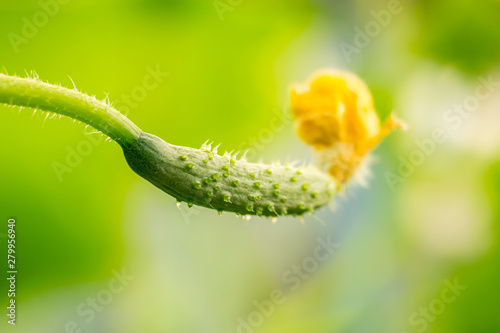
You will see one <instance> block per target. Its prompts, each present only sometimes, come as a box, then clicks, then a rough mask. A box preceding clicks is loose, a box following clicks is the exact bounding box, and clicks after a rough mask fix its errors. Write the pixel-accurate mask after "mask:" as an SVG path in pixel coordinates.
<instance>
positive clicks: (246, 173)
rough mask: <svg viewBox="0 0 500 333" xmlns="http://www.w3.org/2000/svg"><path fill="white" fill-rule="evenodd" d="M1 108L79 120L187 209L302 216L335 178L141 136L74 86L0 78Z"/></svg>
mask: <svg viewBox="0 0 500 333" xmlns="http://www.w3.org/2000/svg"><path fill="white" fill-rule="evenodd" d="M0 103H5V104H9V105H17V106H24V107H29V108H33V109H40V110H43V111H47V112H54V113H57V114H61V115H64V116H68V117H71V118H74V119H77V120H80V121H82V122H84V123H86V124H88V125H91V126H92V127H94V128H96V129H97V130H99V131H101V132H102V133H104V134H106V135H108V136H109V137H110V138H111V139H113V140H114V141H116V142H117V143H118V144H119V145H120V146H121V147H122V149H123V152H124V155H125V159H126V160H127V162H128V164H129V166H130V167H131V168H132V170H134V171H135V172H136V173H137V174H138V175H140V176H141V177H143V178H144V179H146V180H148V181H149V182H151V183H152V184H153V185H155V186H156V187H158V188H159V189H161V190H163V191H164V192H166V193H168V194H170V195H171V196H173V197H174V198H176V199H177V201H179V202H181V201H182V202H187V203H188V206H189V207H191V206H192V205H198V206H203V207H207V208H212V209H215V210H217V211H219V212H222V211H228V212H234V213H237V214H241V215H263V216H279V215H299V216H300V215H302V214H304V213H306V212H312V211H313V210H314V209H316V208H319V207H321V206H323V205H325V204H327V203H328V202H329V201H330V199H331V197H332V196H333V194H334V193H335V190H336V188H337V185H336V181H335V180H334V179H333V178H332V177H330V176H329V175H327V174H325V173H323V172H321V171H319V170H317V169H316V168H313V167H307V168H304V169H296V168H291V167H287V166H275V165H273V166H270V165H265V164H256V163H248V162H246V161H243V160H236V159H235V158H234V157H231V156H230V155H228V154H226V155H224V156H220V155H218V154H217V153H216V151H215V150H214V151H212V150H211V149H210V147H208V146H205V145H204V146H203V147H202V148H201V149H193V148H188V147H180V146H174V145H171V144H169V143H167V142H165V141H164V140H162V139H160V138H158V137H156V136H154V135H152V134H148V133H145V132H143V131H141V129H139V127H137V126H136V125H135V124H134V123H132V122H131V121H130V120H129V119H128V118H126V117H125V116H124V115H122V114H121V113H120V112H118V111H117V110H115V109H114V108H113V107H112V106H110V105H108V104H106V103H105V102H102V101H99V100H97V99H95V98H94V97H90V96H88V95H85V94H83V93H81V92H79V91H77V90H76V89H66V88H63V87H60V86H55V85H51V84H48V83H44V82H41V81H39V80H35V79H29V78H28V79H25V78H19V77H13V76H7V75H3V74H0Z"/></svg>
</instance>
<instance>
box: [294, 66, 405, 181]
mask: <svg viewBox="0 0 500 333" xmlns="http://www.w3.org/2000/svg"><path fill="white" fill-rule="evenodd" d="M290 98H291V111H292V115H293V116H294V118H295V121H296V124H297V132H298V135H299V137H300V138H301V139H302V140H304V141H305V142H306V143H307V144H309V145H311V146H313V147H314V148H315V150H316V152H317V153H318V158H319V164H320V166H321V167H322V168H324V169H326V171H327V172H328V173H329V174H330V175H331V176H333V177H334V178H335V179H337V180H338V181H339V183H341V184H343V183H345V182H346V181H347V180H349V179H350V178H351V176H352V175H353V174H354V172H355V171H356V169H357V168H358V167H359V165H360V164H361V162H362V161H363V157H364V156H365V155H366V154H367V153H368V152H369V151H370V150H371V149H373V148H374V147H375V146H376V145H377V144H378V143H379V142H380V141H381V140H382V139H383V138H384V137H385V136H387V134H389V133H390V132H391V131H392V130H393V129H394V128H404V126H405V125H404V123H403V122H402V121H400V120H399V119H397V118H396V117H395V116H393V115H391V116H390V117H389V118H388V119H387V120H386V121H385V122H384V123H383V124H382V125H381V124H380V119H379V117H378V115H377V113H376V112H375V108H374V106H373V99H372V96H371V94H370V91H369V90H368V88H367V87H366V85H365V84H364V82H363V81H361V79H359V78H358V77H357V76H355V75H353V74H350V73H347V72H342V71H335V70H329V71H320V72H317V73H315V74H314V75H312V77H311V78H309V80H308V83H307V84H306V85H298V86H295V87H293V88H292V91H291V96H290Z"/></svg>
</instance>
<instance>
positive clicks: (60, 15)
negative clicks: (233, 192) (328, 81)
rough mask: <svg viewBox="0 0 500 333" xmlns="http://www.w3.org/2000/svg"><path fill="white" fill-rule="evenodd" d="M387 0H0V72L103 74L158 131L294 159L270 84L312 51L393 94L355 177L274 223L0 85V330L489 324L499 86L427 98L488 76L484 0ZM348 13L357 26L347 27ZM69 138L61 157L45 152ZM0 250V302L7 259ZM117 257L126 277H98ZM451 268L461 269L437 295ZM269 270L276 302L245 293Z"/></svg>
mask: <svg viewBox="0 0 500 333" xmlns="http://www.w3.org/2000/svg"><path fill="white" fill-rule="evenodd" d="M394 1H395V0H393V1H379V0H376V1H374V0H371V1H368V0H355V1H328V0H310V1H306V0H273V1H269V0H268V1H265V0H243V1H237V0H232V1H229V0H221V1H215V2H214V1H212V0H207V1H202V0H169V1H168V0H163V1H162V0H120V1H119V0H99V1H98V0H87V1H77V0H73V1H67V0H66V1H62V0H60V1H59V2H58V1H56V0H42V1H40V2H38V1H28V0H17V1H6V0H4V1H2V2H1V3H0V65H1V66H4V70H5V71H6V72H8V73H9V74H18V75H23V76H24V75H25V71H27V72H28V73H29V72H31V71H35V72H36V73H37V74H38V75H39V76H40V78H41V79H43V80H45V81H48V82H51V83H60V84H61V85H63V86H65V87H70V88H71V87H73V83H72V81H73V82H74V83H75V85H76V87H77V88H78V89H80V90H81V91H83V92H86V93H88V94H91V95H95V96H96V97H98V98H100V99H104V98H105V97H106V95H108V96H109V100H110V101H112V102H114V104H115V105H117V107H118V108H120V109H121V110H122V111H123V112H126V113H127V114H128V116H129V117H130V119H131V120H132V121H134V122H135V123H136V124H137V125H138V126H139V127H141V128H142V129H143V130H145V131H148V132H150V133H154V134H156V135H158V136H160V137H162V138H164V139H165V140H167V141H169V142H171V143H174V144H178V145H186V146H193V147H197V146H199V145H201V144H202V143H203V142H205V141H206V140H207V139H210V140H211V141H214V142H216V143H219V142H220V143H222V145H221V149H222V150H227V151H231V150H233V149H235V150H238V149H245V148H249V149H251V151H252V153H253V156H252V158H253V159H254V160H257V159H258V158H259V157H263V158H264V161H267V162H271V161H273V160H277V159H281V160H284V159H292V160H299V161H305V162H309V161H311V160H312V155H311V153H310V152H309V150H308V149H307V147H305V146H304V145H303V144H302V143H301V142H299V140H298V139H297V138H296V137H295V135H294V133H293V132H294V129H293V124H292V123H291V122H290V121H289V120H288V118H287V117H286V116H283V115H284V114H286V108H287V96H288V89H289V85H290V84H291V83H293V82H303V81H304V80H305V79H306V78H307V77H308V76H309V75H310V74H311V73H312V72H314V71H315V70H317V69H321V68H328V67H333V68H340V69H345V70H349V71H352V72H354V73H356V74H358V75H359V76H360V77H362V78H363V79H364V80H365V81H366V82H367V84H368V85H369V87H370V89H371V90H372V91H373V94H374V99H375V104H376V106H377V111H378V112H379V114H380V115H381V117H382V118H384V117H386V116H387V115H388V114H389V113H391V112H392V111H394V112H395V113H396V114H397V115H398V116H399V117H401V118H402V119H404V120H405V121H406V122H407V123H408V124H409V126H410V129H409V130H408V131H406V132H397V133H393V134H392V135H391V136H390V137H389V138H388V139H386V140H385V141H384V142H383V144H382V145H381V146H380V147H379V148H377V150H376V151H375V153H374V155H375V156H376V159H375V162H374V163H373V165H372V167H371V170H372V176H371V179H370V181H369V186H368V187H367V188H361V187H356V186H353V187H351V188H349V189H348V190H347V192H346V194H345V195H344V196H343V197H339V198H337V200H336V205H335V206H336V207H335V209H334V210H329V209H322V210H321V211H319V212H318V213H317V215H316V216H315V217H313V216H307V217H305V221H304V222H303V223H302V222H301V221H300V220H298V219H294V218H280V219H279V221H278V222H277V223H276V224H272V223H271V221H270V220H267V219H252V220H250V221H244V220H242V219H238V218H237V217H236V216H235V215H233V214H224V215H223V216H222V217H219V216H218V215H217V213H216V212H214V211H211V210H206V209H202V208H193V209H192V210H188V209H187V208H186V207H185V205H182V206H181V207H180V209H178V208H176V205H175V200H174V199H173V198H171V197H168V196H167V195H165V194H164V193H163V192H161V191H159V190H157V189H156V188H154V187H153V186H152V185H150V184H149V183H147V182H146V181H145V180H143V179H141V178H139V177H138V176H136V175H135V174H134V173H133V172H132V171H131V170H130V169H129V168H128V166H127V165H126V162H125V160H124V158H123V156H122V153H121V151H120V149H119V146H118V145H117V144H115V143H113V142H104V140H103V138H101V137H100V136H99V135H98V134H91V133H90V132H91V129H87V130H85V126H84V125H82V124H79V123H73V121H72V120H70V119H48V120H46V121H44V119H43V118H44V117H43V116H42V115H41V114H40V113H35V115H32V111H30V110H22V111H21V112H18V109H16V108H9V107H6V106H4V105H0V149H1V152H0V159H1V160H0V161H1V163H0V213H1V214H0V219H1V223H0V248H1V251H2V253H5V255H3V254H2V258H5V257H6V251H7V250H6V249H7V245H6V240H7V239H6V233H7V219H8V218H12V217H14V218H15V219H16V221H17V253H16V255H17V268H18V281H17V289H18V290H17V297H16V300H17V306H18V308H17V310H18V312H17V313H18V317H17V325H16V327H11V325H8V324H7V319H6V316H5V314H4V313H3V312H2V316H1V318H3V319H2V322H1V323H0V327H1V329H0V330H1V331H2V332H8V331H18V332H47V333H50V332H57V333H59V332H207V333H211V332H346V333H347V332H349V333H350V332H384V333H387V332H395V333H402V332H407V333H410V332H439V333H447V332H453V333H459V332H477V333H490V332H500V316H499V315H498V311H499V309H500V288H499V287H498V283H499V281H500V248H499V237H498V233H499V222H500V215H499V214H500V211H499V200H500V152H499V148H500V131H499V130H498V124H499V123H500V90H499V89H498V86H496V87H494V88H495V89H492V91H491V94H490V95H489V96H488V98H483V99H481V100H480V102H479V104H478V105H477V106H476V107H474V109H473V110H472V111H471V112H468V113H467V116H464V117H463V118H462V119H461V122H460V125H459V126H455V127H450V122H447V121H446V118H445V114H446V113H447V110H449V109H450V108H453V107H454V105H457V104H458V105H461V104H462V103H464V100H465V99H466V98H467V97H468V96H471V95H474V92H475V90H476V88H477V87H478V86H481V83H480V82H481V81H479V80H480V78H484V79H488V78H490V79H492V80H493V81H496V82H500V70H499V67H498V65H499V62H500V2H499V1H497V0H476V1H473V0H454V1H451V0H433V1H431V0H425V1H424V0H422V1H413V2H412V1H409V0H407V1H401V2H400V3H399V5H398V6H397V13H391V12H390V8H393V7H391V6H395V4H394ZM63 2H64V3H63ZM394 8H396V7H394ZM372 11H375V12H372ZM381 11H383V12H381ZM40 13H42V14H40ZM43 13H45V14H43ZM380 13H389V16H384V15H383V14H380ZM380 15H382V16H380ZM375 17H379V20H382V21H380V22H381V23H379V21H377V20H376V19H375ZM27 22H28V23H27ZM374 22H375V23H374ZM29 24H33V26H32V27H31V29H30V27H29ZM370 24H371V25H370ZM367 25H368V26H369V27H370V26H371V27H372V28H373V29H374V30H371V31H370V35H371V36H370V35H366V36H365V37H363V36H361V37H360V35H358V34H359V31H361V32H362V33H361V34H363V33H364V34H366V32H365V29H366V27H367ZM377 26H378V27H379V29H378V30H377V28H376V27H377ZM356 42H361V44H359V43H358V44H357V45H356ZM346 45H348V46H346ZM346 47H347V48H348V49H349V50H350V51H352V52H353V53H349V54H347V56H346V53H345V50H346ZM353 48H355V49H356V51H353ZM343 50H344V51H343ZM158 69H159V70H160V71H161V72H162V73H163V76H162V77H161V79H160V80H159V81H158V84H157V85H156V87H155V88H154V89H144V87H143V86H144V83H143V80H144V79H145V77H146V76H147V75H150V74H149V73H150V71H152V70H158ZM165 73H168V75H167V74H165ZM127 96H129V97H127ZM130 96H132V97H130ZM134 96H135V97H134ZM127 100H129V102H126V101H127ZM127 103H128V104H127ZM127 105H128V106H127ZM278 116H279V117H281V118H280V119H281V121H282V123H284V124H285V125H284V127H280V128H279V129H277V128H275V127H274V125H273V124H275V120H276V117H278ZM437 128H442V129H445V131H446V133H447V137H446V140H444V142H441V143H439V144H438V143H435V142H434V144H433V146H434V148H433V149H432V152H430V153H429V154H427V155H425V158H424V160H423V161H422V163H418V165H417V166H415V167H414V170H413V171H412V172H411V174H410V175H408V176H405V177H402V176H401V172H400V171H398V169H400V168H401V163H402V162H401V160H402V159H403V160H408V159H410V158H411V156H413V157H415V156H416V155H415V154H418V153H415V152H416V151H420V152H421V153H420V155H421V156H424V155H423V153H422V150H421V148H419V146H418V144H417V142H420V143H421V142H428V141H426V140H429V138H432V133H433V131H434V130H435V129H437ZM84 146H85V147H87V148H88V147H90V148H88V149H90V150H91V151H89V152H88V154H85V156H81V160H78V161H77V162H76V163H74V164H73V166H70V167H69V169H70V170H69V171H68V170H67V172H65V173H63V174H60V173H59V174H58V173H57V172H56V171H55V170H54V166H55V165H59V164H57V163H60V164H64V165H67V161H66V159H67V157H68V152H70V151H73V150H77V149H78V147H80V148H81V147H84ZM424 153H425V152H424ZM412 154H413V155H412ZM389 174H390V175H398V176H399V177H401V178H399V181H398V182H397V184H392V185H391V183H390V182H389V181H388V180H387V179H388V177H389V176H388V175H389ZM327 236H329V237H331V239H332V240H334V241H335V242H336V243H338V244H339V245H340V246H339V247H338V249H336V250H335V251H334V252H333V253H332V254H331V255H330V256H329V258H328V260H327V261H325V262H322V263H321V264H320V265H319V267H318V268H317V269H314V271H313V272H310V273H308V274H307V276H305V277H304V278H301V280H300V283H298V285H297V286H298V287H297V288H290V287H291V284H290V283H289V282H287V280H286V279H285V278H284V276H285V275H286V274H288V273H289V272H290V270H292V269H293V267H296V266H294V265H299V266H300V265H302V263H303V262H304V261H305V260H306V259H307V258H311V256H313V254H314V251H315V249H316V247H317V246H318V240H317V238H318V237H322V238H325V237H327ZM1 267H2V272H1V273H0V274H1V276H4V278H2V279H1V282H0V294H1V295H2V296H1V298H0V300H1V307H2V309H4V310H3V311H5V313H6V309H5V307H6V306H7V304H8V299H7V295H6V294H7V289H8V284H7V282H6V279H5V276H6V271H7V268H6V260H5V259H2V262H1ZM123 270H125V272H126V273H127V274H128V276H129V278H130V280H127V281H126V282H124V284H126V285H124V286H123V288H121V289H120V291H119V292H112V293H110V292H109V288H110V282H111V281H115V280H113V279H115V276H116V274H117V272H122V271H123ZM132 277H133V278H132ZM445 281H447V282H445ZM449 283H451V284H453V283H458V284H460V285H462V286H466V287H467V288H466V289H465V290H461V291H458V292H456V297H454V298H453V301H450V302H446V301H444V299H443V297H444V296H443V295H447V294H448V295H451V294H450V287H449ZM276 289H278V290H280V291H282V292H283V293H284V302H282V303H281V304H275V305H273V307H272V309H271V310H272V311H271V310H269V311H268V312H269V313H268V312H267V311H262V310H260V314H256V313H259V310H258V306H257V305H255V304H256V303H255V302H257V304H268V303H266V301H268V300H269V298H270V294H271V293H272V291H273V290H276ZM292 289H293V290H292ZM295 289H296V290H295ZM451 292H453V291H451ZM110 295H111V296H110ZM92 299H96V300H97V305H95V306H94V307H92V306H91V305H89V304H91V303H89V302H92ZM445 299H447V298H445ZM92 309H93V310H92ZM85 311H86V312H85ZM82 312H85V313H86V314H82ZM252 316H253V317H252ZM259 316H260V317H259ZM250 317H251V318H250ZM249 318H250V319H249ZM252 318H253V319H252ZM260 319H262V320H260ZM252 320H253V321H252ZM242 321H244V322H246V325H251V327H250V326H245V325H243V324H242ZM249 323H250V324H249ZM252 323H253V324H252Z"/></svg>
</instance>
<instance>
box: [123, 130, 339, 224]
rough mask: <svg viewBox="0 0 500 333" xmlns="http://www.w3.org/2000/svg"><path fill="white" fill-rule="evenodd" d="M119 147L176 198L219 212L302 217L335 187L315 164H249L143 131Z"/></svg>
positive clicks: (133, 164) (140, 172)
mask: <svg viewBox="0 0 500 333" xmlns="http://www.w3.org/2000/svg"><path fill="white" fill-rule="evenodd" d="M123 151H124V154H125V158H126V160H127V162H128V164H129V166H130V167H131V168H132V170H134V171H135V172H136V173H137V174H138V175H140V176H141V177H143V178H145V179H146V180H148V181H149V182H151V183H152V184H153V185H155V186H156V187H158V188H160V189H161V190H163V191H164V192H166V193H168V194H170V195H171V196H173V197H174V198H176V199H177V201H179V202H187V204H188V206H192V205H198V206H204V207H207V208H212V209H216V210H218V211H219V212H222V211H228V212H234V213H237V214H241V215H263V216H279V215H302V214H304V213H306V212H312V211H313V210H314V209H315V208H318V207H320V206H323V205H325V204H327V203H328V202H329V201H330V199H331V197H332V196H333V195H334V192H335V189H336V186H337V185H336V183H335V180H334V179H333V178H332V177H330V176H329V175H327V174H325V173H323V172H321V171H319V170H317V169H316V168H314V167H307V168H303V169H297V168H292V167H289V166H269V165H264V164H256V163H248V162H246V161H244V160H237V159H236V158H234V157H232V156H231V155H229V154H225V155H224V156H221V155H218V154H217V151H216V149H213V150H212V149H211V148H210V147H209V146H205V145H204V146H203V147H202V148H201V149H194V148H188V147H180V146H175V145H171V144H169V143H167V142H165V141H164V140H162V139H160V138H158V137H156V136H154V135H151V134H148V133H142V134H141V135H140V137H139V138H138V139H137V141H136V142H134V143H133V144H131V145H129V146H127V147H124V148H123Z"/></svg>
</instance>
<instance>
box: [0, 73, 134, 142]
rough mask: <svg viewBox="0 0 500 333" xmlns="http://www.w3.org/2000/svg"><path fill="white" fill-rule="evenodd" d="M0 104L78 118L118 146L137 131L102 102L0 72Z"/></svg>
mask: <svg viewBox="0 0 500 333" xmlns="http://www.w3.org/2000/svg"><path fill="white" fill-rule="evenodd" d="M0 103H6V104H10V105H18V106H25V107H30V108H33V109H40V110H44V111H50V112H54V113H58V114H61V115H64V116H68V117H70V118H73V119H77V120H80V121H82V122H84V123H86V124H89V125H90V126H92V127H94V128H95V129H97V130H99V131H101V132H102V133H104V134H106V135H108V136H109V137H110V138H111V139H113V140H115V141H116V142H117V143H118V144H120V145H121V146H122V147H126V146H129V145H130V144H132V143H133V142H135V141H136V140H137V138H138V137H139V135H140V134H141V132H142V131H141V130H140V129H139V127H137V126H136V125H135V124H134V123H132V122H131V121H130V120H129V119H128V118H127V117H125V116H124V115H122V114H121V113H120V112H118V111H117V110H115V109H114V108H113V107H111V106H110V105H108V104H106V103H105V102H102V101H99V100H97V99H95V98H93V97H90V96H88V95H85V94H83V93H81V92H79V91H77V90H76V89H67V88H63V87H60V86H55V85H51V84H48V83H45V82H42V81H39V80H35V79H30V78H20V77H15V76H8V75H4V74H0Z"/></svg>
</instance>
